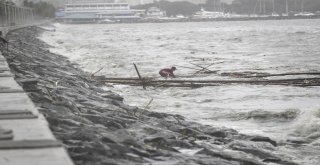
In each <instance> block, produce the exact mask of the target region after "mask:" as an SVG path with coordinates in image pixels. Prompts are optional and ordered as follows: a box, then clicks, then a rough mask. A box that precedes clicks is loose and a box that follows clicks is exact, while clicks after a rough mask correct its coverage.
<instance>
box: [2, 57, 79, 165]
mask: <svg viewBox="0 0 320 165" xmlns="http://www.w3.org/2000/svg"><path fill="white" fill-rule="evenodd" d="M0 164H6V165H18V164H25V165H35V164H52V165H58V164H64V165H72V164H73V162H72V161H71V159H70V158H69V156H68V154H67V152H66V151H65V149H64V147H63V146H62V144H61V143H60V142H59V141H57V140H56V139H55V137H54V136H53V134H52V133H51V131H50V129H49V127H48V123H47V121H46V119H45V118H44V116H43V115H41V114H39V112H38V110H37V108H36V107H35V106H34V104H33V103H32V101H31V100H30V99H29V97H28V95H27V94H26V93H25V91H24V90H23V89H22V88H21V87H20V85H19V84H18V83H17V82H16V81H15V80H14V75H13V74H12V73H11V71H10V69H9V66H8V64H7V61H6V59H5V58H4V57H3V55H2V54H1V52H0Z"/></svg>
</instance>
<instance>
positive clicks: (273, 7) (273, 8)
mask: <svg viewBox="0 0 320 165" xmlns="http://www.w3.org/2000/svg"><path fill="white" fill-rule="evenodd" d="M274 1H275V0H273V1H272V13H275V12H274V10H275V6H274Z"/></svg>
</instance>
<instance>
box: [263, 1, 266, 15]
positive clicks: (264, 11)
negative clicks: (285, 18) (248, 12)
mask: <svg viewBox="0 0 320 165" xmlns="http://www.w3.org/2000/svg"><path fill="white" fill-rule="evenodd" d="M265 13H266V1H265V0H263V14H265Z"/></svg>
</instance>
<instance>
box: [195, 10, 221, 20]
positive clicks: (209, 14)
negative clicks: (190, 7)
mask: <svg viewBox="0 0 320 165" xmlns="http://www.w3.org/2000/svg"><path fill="white" fill-rule="evenodd" d="M225 17H226V15H225V13H223V12H219V11H205V10H204V9H203V8H201V10H200V11H198V12H196V13H195V14H194V15H193V18H195V19H212V18H225Z"/></svg>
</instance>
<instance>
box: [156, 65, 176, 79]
mask: <svg viewBox="0 0 320 165" xmlns="http://www.w3.org/2000/svg"><path fill="white" fill-rule="evenodd" d="M175 70H177V68H176V67H172V68H171V69H169V68H165V69H161V70H160V71H159V74H160V75H161V76H162V77H165V78H168V77H173V78H174V77H175V75H174V74H173V72H174V71H175Z"/></svg>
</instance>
